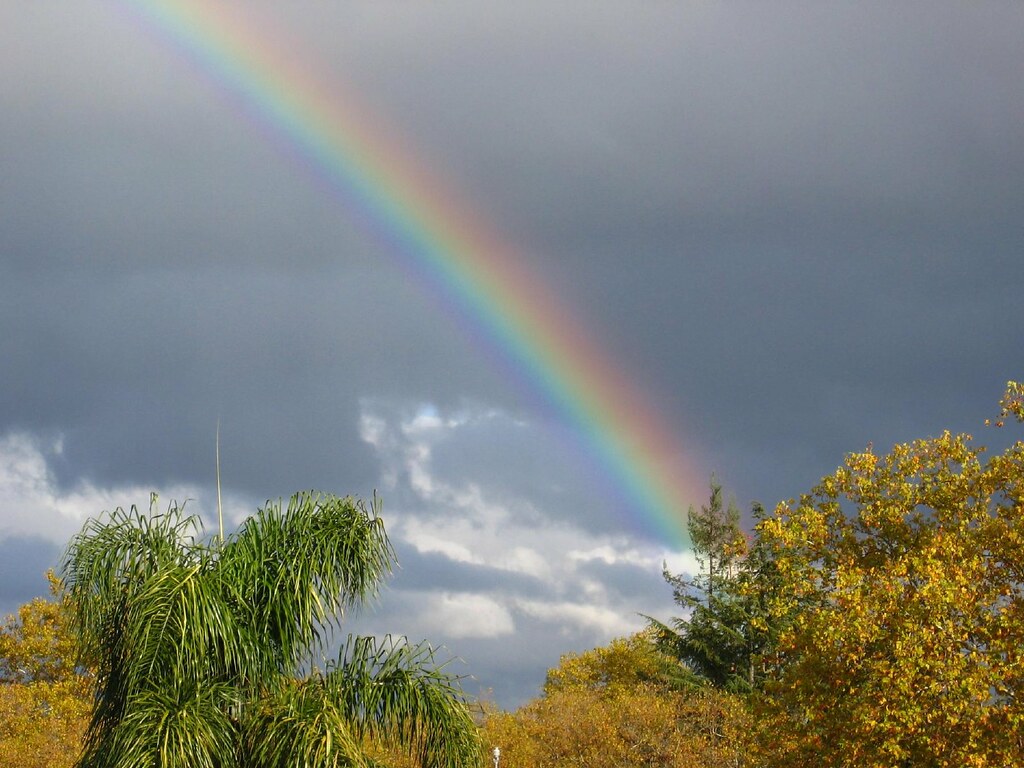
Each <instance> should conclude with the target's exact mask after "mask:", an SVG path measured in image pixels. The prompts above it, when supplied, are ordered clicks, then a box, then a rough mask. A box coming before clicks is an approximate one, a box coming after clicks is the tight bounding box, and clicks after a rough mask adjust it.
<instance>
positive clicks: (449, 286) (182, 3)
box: [119, 0, 706, 548]
mask: <svg viewBox="0 0 1024 768" xmlns="http://www.w3.org/2000/svg"><path fill="white" fill-rule="evenodd" d="M119 5H120V6H122V7H124V8H125V9H127V10H128V11H129V12H130V13H131V14H132V15H133V16H134V17H135V19H136V20H138V21H141V22H142V23H143V25H144V26H145V27H146V28H147V29H148V30H149V31H151V32H155V33H156V35H157V36H158V37H159V38H160V39H161V41H164V42H166V43H168V44H171V45H172V46H173V47H175V48H176V49H178V50H179V51H180V52H181V53H182V54H183V55H184V56H185V57H186V58H187V60H189V61H190V62H191V63H192V64H193V65H194V66H196V67H197V68H198V69H199V70H200V71H201V72H203V74H204V75H205V76H206V77H207V78H208V79H209V80H211V81H212V83H213V84H215V85H216V86H217V87H218V88H220V89H222V90H223V91H225V92H226V93H227V94H228V96H229V97H230V98H231V100H232V101H234V102H235V103H236V104H239V105H241V107H242V108H243V109H244V110H245V111H246V112H247V113H248V114H249V115H250V116H251V117H253V118H254V119H256V120H257V121H258V122H259V123H260V124H261V127H263V128H266V129H269V131H270V132H271V133H272V134H273V135H274V136H276V137H277V139H278V140H279V141H281V142H283V144H284V147H285V148H286V150H287V151H288V152H289V154H292V155H293V156H296V157H298V158H299V160H300V161H301V162H302V163H303V164H304V165H306V166H307V167H308V168H310V169H312V170H313V172H314V173H315V175H316V176H317V177H318V178H319V179H320V180H321V182H322V183H324V184H325V186H326V187H327V188H328V189H329V190H330V191H331V193H332V194H333V195H335V196H336V197H337V198H338V199H339V200H340V201H341V203H342V204H343V205H344V207H345V208H346V209H347V211H348V212H349V213H350V214H351V215H355V216H357V217H358V218H360V219H361V220H363V221H364V223H367V224H368V225H369V226H370V227H371V229H372V230H373V231H374V233H375V234H376V235H377V236H378V237H382V238H383V239H384V240H385V241H386V242H387V243H388V244H389V246H390V249H391V250H392V251H393V252H394V253H395V254H396V256H397V257H398V258H399V259H401V260H402V261H403V264H402V265H401V266H402V267H403V268H405V269H408V270H411V271H412V272H413V273H415V274H416V275H417V276H418V278H420V279H421V280H422V281H423V282H424V283H425V284H426V285H427V287H428V290H429V291H431V292H432V293H433V294H434V295H435V296H437V297H438V298H440V300H441V302H442V303H443V304H444V305H445V306H446V307H447V308H450V309H451V310H453V311H454V312H455V313H456V314H457V315H459V316H461V317H462V319H464V320H465V321H467V322H468V323H469V324H470V325H471V326H472V327H473V329H474V332H475V333H476V334H477V335H478V336H480V337H482V338H483V339H484V340H486V342H487V343H488V345H489V346H490V348H491V349H492V351H494V352H496V353H497V355H498V358H499V359H500V360H501V361H502V362H503V363H504V364H505V365H506V366H508V367H509V368H510V369H511V370H513V371H515V372H516V374H517V375H518V376H519V377H520V379H522V380H525V381H526V382H527V383H528V384H529V386H530V388H531V390H532V393H533V394H534V395H536V396H539V397H540V399H541V400H542V401H543V402H544V403H546V404H547V405H548V406H550V407H551V408H553V409H554V410H555V411H556V412H557V413H558V414H559V416H560V418H562V419H564V420H565V422H566V423H567V424H568V425H569V426H570V427H571V429H572V432H573V434H574V440H575V441H577V442H578V444H579V447H581V448H582V449H583V450H584V452H585V454H586V455H587V456H588V457H589V462H591V463H593V465H594V467H595V468H596V471H597V472H599V473H600V474H601V475H602V476H604V477H607V478H608V479H610V480H611V481H612V483H611V486H612V487H614V488H615V489H616V491H617V492H618V494H619V496H620V498H619V500H618V501H619V502H620V503H621V505H622V506H623V510H622V512H623V514H624V515H625V516H626V517H628V518H631V522H632V523H633V524H635V525H637V526H639V528H640V529H641V530H642V531H644V532H646V533H648V534H654V535H655V536H657V537H658V538H660V539H662V540H663V541H664V542H665V543H667V544H669V545H670V546H673V547H677V548H688V546H689V540H688V536H687V534H686V524H685V520H686V510H687V509H688V507H689V506H690V504H691V503H693V501H694V499H695V498H697V497H698V491H697V489H699V488H703V487H704V485H705V482H706V481H705V480H703V479H700V480H698V474H699V473H698V472H697V471H696V469H695V462H694V460H693V457H692V456H690V455H688V454H687V453H686V452H685V451H684V450H683V449H682V447H681V446H680V445H679V443H678V442H677V441H676V440H674V439H673V436H672V435H671V434H669V432H668V431H667V430H666V429H665V428H664V426H663V422H662V420H661V419H659V417H658V414H657V413H655V412H654V410H653V409H652V408H651V407H650V405H649V403H648V401H647V399H646V398H644V397H643V396H641V393H640V392H639V391H638V389H637V388H636V386H635V385H634V384H633V383H632V382H631V381H629V380H628V378H627V377H626V376H625V375H624V374H623V372H622V370H621V369H620V368H619V367H617V366H616V365H614V363H613V361H612V360H610V359H609V357H608V356H607V354H606V353H605V352H604V351H603V350H602V349H601V348H600V346H599V345H598V344H597V343H596V342H595V341H594V339H593V338H592V337H591V335H589V334H588V333H587V331H586V329H585V328H583V327H581V325H580V324H579V322H578V320H577V319H576V318H574V317H573V315H572V313H570V312H569V311H568V309H567V307H566V306H565V305H564V303H563V302H561V301H559V299H558V297H556V296H555V295H553V294H552V292H551V291H550V289H549V288H548V287H547V286H546V284H545V282H544V281H543V280H542V279H540V278H539V277H538V276H537V275H535V274H531V273H530V272H529V271H528V270H527V269H526V268H525V267H524V265H523V264H522V260H521V259H519V258H517V256H516V252H515V249H514V248H512V247H511V246H510V245H509V244H508V243H505V242H501V240H500V239H499V238H497V237H496V236H495V235H494V234H493V233H492V232H491V231H489V229H488V227H487V226H485V224H484V223H483V222H482V221H481V219H480V218H479V217H477V216H475V215H474V214H473V213H472V211H471V208H470V207H469V206H468V205H465V204H464V203H461V202H458V201H457V200H456V198H455V197H454V196H453V195H452V194H451V193H449V192H448V191H447V190H444V185H443V184H441V183H440V180H439V179H437V178H436V175H431V174H428V173H426V172H425V171H423V170H422V169H421V168H420V167H419V166H418V164H417V163H416V161H415V159H414V158H413V157H412V156H411V155H410V154H409V153H408V152H406V151H405V150H404V149H403V147H402V144H401V142H400V141H399V140H398V139H397V138H396V137H391V136H388V133H389V132H388V130H387V127H386V126H384V125H382V124H380V123H379V122H375V121H374V120H373V119H372V118H371V116H370V114H371V113H370V112H369V111H368V110H367V109H366V108H364V107H363V106H362V105H360V104H359V103H358V101H357V99H356V98H355V97H354V96H353V95H352V94H344V93H342V91H341V89H340V84H339V83H338V82H336V80H334V79H332V81H331V83H330V91H328V90H327V88H326V87H325V84H324V83H323V82H322V78H317V77H316V76H315V74H314V73H312V72H309V71H306V70H304V69H302V68H301V66H300V65H299V64H298V63H297V62H296V61H295V60H294V56H293V54H292V52H290V51H287V50H285V49H284V48H283V47H282V46H281V45H280V43H279V40H278V36H276V35H271V34H267V33H266V32H265V31H263V30H260V29H259V28H258V27H256V26H255V24H256V21H257V20H256V19H255V18H254V17H252V16H248V15H247V16H244V17H243V16H242V15H241V14H238V13H229V11H228V10H227V9H226V8H225V7H224V6H222V5H220V4H217V3H209V2H202V1H201V0H119ZM700 477H701V478H703V477H704V476H703V475H702V474H700Z"/></svg>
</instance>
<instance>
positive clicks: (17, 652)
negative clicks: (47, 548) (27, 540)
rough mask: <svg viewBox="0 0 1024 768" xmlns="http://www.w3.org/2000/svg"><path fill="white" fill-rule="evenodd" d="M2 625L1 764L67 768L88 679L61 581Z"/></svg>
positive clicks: (80, 728) (78, 739) (82, 721)
mask: <svg viewBox="0 0 1024 768" xmlns="http://www.w3.org/2000/svg"><path fill="white" fill-rule="evenodd" d="M48 577H49V580H50V590H51V592H52V593H53V595H54V597H55V598H58V599H55V600H46V599H43V598H36V599H35V600H32V601H30V602H28V603H26V604H25V605H23V606H21V608H20V609H19V610H18V613H17V615H12V616H8V617H7V619H6V621H5V622H4V624H3V625H2V626H0V768H15V767H17V768H44V767H45V768H70V766H71V765H72V764H73V763H74V761H75V758H76V757H77V756H78V754H79V752H81V748H82V738H83V736H84V734H85V728H86V725H87V724H88V722H89V710H90V706H91V699H90V696H89V689H90V684H91V681H90V678H89V675H88V674H87V673H86V672H85V671H84V670H82V669H78V668H76V667H75V658H76V655H77V654H76V650H75V641H74V637H73V636H72V634H71V633H70V632H69V631H68V614H67V605H66V603H65V601H64V599H63V598H60V596H59V587H60V585H59V582H58V581H57V579H56V578H55V577H54V576H53V574H52V573H51V574H48Z"/></svg>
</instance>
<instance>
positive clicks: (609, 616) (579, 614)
mask: <svg viewBox="0 0 1024 768" xmlns="http://www.w3.org/2000/svg"><path fill="white" fill-rule="evenodd" d="M516 608H517V609H518V610H520V611H522V612H523V613H525V614H527V615H529V616H532V617H534V618H537V619H543V620H544V621H547V622H550V623H552V624H554V625H555V626H557V627H558V629H559V631H560V632H561V633H562V634H570V633H571V632H573V631H578V630H580V629H584V630H591V631H596V632H597V633H598V634H599V635H602V636H604V637H606V638H612V637H620V636H623V635H628V634H631V633H633V632H636V631H637V630H639V629H640V628H641V627H643V625H644V622H643V620H642V619H640V618H639V617H638V616H636V615H635V614H634V615H628V614H627V615H624V614H623V613H622V612H621V611H618V610H614V609H612V608H609V607H606V606H600V605H591V604H586V603H572V602H544V601H539V600H517V601H516Z"/></svg>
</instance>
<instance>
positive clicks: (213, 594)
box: [64, 493, 478, 768]
mask: <svg viewBox="0 0 1024 768" xmlns="http://www.w3.org/2000/svg"><path fill="white" fill-rule="evenodd" d="M151 501H152V504H151V513H150V515H148V516H147V515H142V514H140V513H139V512H138V510H137V509H136V508H135V507H132V508H131V510H130V511H128V512H125V511H124V510H122V509H117V510H115V511H114V512H113V513H111V514H110V515H109V516H108V517H107V518H106V519H105V520H91V521H89V522H88V523H86V525H85V527H84V528H83V530H82V532H81V533H80V534H79V535H78V536H76V537H75V538H74V539H73V540H72V542H71V545H70V546H69V549H68V552H67V554H66V556H65V560H64V581H65V585H66V587H67V591H68V595H69V597H70V599H71V604H72V606H73V609H74V611H75V612H76V616H75V618H76V626H77V627H78V629H79V633H80V637H81V640H82V643H83V646H84V647H85V648H86V651H87V653H88V654H89V657H90V659H92V660H93V661H94V663H95V665H96V668H97V677H96V686H97V697H96V706H95V708H94V711H93V716H92V720H91V722H90V726H89V730H88V733H87V736H86V747H85V750H84V753H83V756H82V758H81V759H80V761H79V763H78V765H79V766H80V768H128V767H129V766H131V768H148V767H149V766H153V767H154V768H155V767H156V766H160V767H161V768H172V767H176V766H181V767H182V768H184V767H185V766H188V767H189V768H192V767H193V766H198V767H199V768H232V767H233V766H235V765H246V766H266V767H267V768H276V767H277V766H281V767H282V768H283V767H284V766H310V768H312V766H357V767H358V768H363V767H364V766H365V767H366V768H369V765H370V763H369V761H368V760H367V758H366V757H365V756H364V754H363V747H364V746H365V745H366V740H367V739H380V740H382V741H385V742H387V743H389V744H404V745H406V746H408V747H409V748H410V751H411V752H412V753H414V754H416V755H417V756H418V757H419V759H420V762H421V764H422V765H424V766H426V765H430V766H435V765H436V766H441V765H445V766H453V767H454V768H461V767H462V766H469V765H471V764H474V765H475V762H476V757H477V755H478V748H477V742H476V738H477V736H476V728H475V726H474V724H473V722H472V719H471V718H470V715H469V711H468V708H467V706H466V704H465V701H464V699H463V697H462V692H461V689H460V688H459V686H458V679H457V678H455V677H452V676H450V675H448V674H447V673H445V672H444V670H443V669H439V668H437V666H436V665H435V664H434V655H433V651H432V650H431V649H430V648H429V647H428V646H425V645H421V646H411V645H408V644H406V643H404V642H401V643H395V642H391V641H385V642H383V643H380V644H378V643H376V641H373V640H365V639H357V640H352V639H350V641H349V642H348V644H346V646H345V648H344V650H343V652H342V655H341V658H340V659H339V663H338V666H337V667H335V668H334V669H332V670H331V671H330V672H328V673H327V674H315V675H313V676H311V677H309V678H307V679H305V680H299V679H298V671H299V669H300V667H301V665H302V662H304V661H308V660H310V659H311V658H312V656H313V654H314V653H315V652H316V651H318V650H320V648H321V646H322V645H323V644H324V643H326V642H327V640H328V639H329V633H330V632H331V631H332V630H333V629H334V628H335V627H336V626H337V625H338V624H339V622H340V620H341V618H342V615H343V614H344V612H345V610H347V609H348V608H349V607H351V606H354V605H357V604H359V603H360V602H361V601H363V600H365V599H367V598H369V597H371V596H373V595H374V594H375V593H376V590H377V588H378V585H379V583H380V581H381V579H382V578H383V576H384V575H386V574H387V573H388V572H389V571H390V569H391V567H392V563H393V562H394V555H393V551H392V549H391V545H390V543H389V541H388V538H387V535H386V533H385V531H384V525H383V522H382V521H381V518H380V514H379V511H380V505H379V503H378V502H377V501H376V500H375V502H374V504H373V506H372V507H371V508H370V509H367V508H366V506H365V505H364V504H363V503H362V502H359V501H356V500H354V499H351V498H338V497H335V496H322V495H318V494H314V493H302V494H297V495H295V496H293V497H292V498H291V500H290V501H289V504H288V506H287V508H286V509H282V507H281V504H280V503H278V504H269V503H268V504H267V505H266V506H265V507H264V508H263V509H261V510H259V511H258V513H257V514H256V515H255V516H254V517H252V518H250V519H249V520H247V521H246V523H245V524H244V525H243V526H242V528H241V529H240V530H239V531H238V532H237V533H236V534H235V535H234V536H232V537H231V538H229V539H228V540H227V541H223V542H222V541H220V540H217V541H215V542H212V543H204V542H203V541H202V540H201V533H202V528H201V525H200V523H199V521H198V519H197V518H195V517H192V516H188V515H185V514H184V511H183V509H182V508H181V507H179V506H177V505H173V504H172V505H171V506H170V507H169V508H168V509H167V511H166V512H164V513H162V514H160V513H155V512H154V511H153V510H154V509H155V503H156V498H155V496H154V497H153V499H152V500H151Z"/></svg>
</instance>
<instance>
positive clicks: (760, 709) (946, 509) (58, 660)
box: [0, 383, 1024, 768]
mask: <svg viewBox="0 0 1024 768" xmlns="http://www.w3.org/2000/svg"><path fill="white" fill-rule="evenodd" d="M1001 405H1002V410H1001V412H1000V414H999V416H998V417H997V418H996V419H995V420H994V426H996V427H1001V426H1002V425H1003V423H1004V422H1005V421H1007V420H1015V421H1017V422H1022V421H1024V388H1022V387H1021V386H1020V385H1018V384H1014V383H1011V384H1010V385H1009V386H1008V389H1007V392H1006V395H1005V396H1004V398H1003V400H1002V404H1001ZM154 501H155V500H154ZM754 516H755V519H756V521H757V524H756V526H755V528H754V531H753V534H752V535H751V536H750V537H747V536H745V535H743V533H742V529H741V525H740V514H739V511H738V510H737V508H736V507H735V505H733V504H729V505H726V504H724V502H723V498H722V490H721V488H720V487H719V486H718V485H717V484H716V483H714V482H713V483H712V490H711V496H710V499H709V502H708V504H706V505H704V506H702V507H701V508H700V509H699V510H691V513H690V521H689V522H690V533H691V537H692V540H693V543H694V547H695V550H696V553H697V555H698V560H699V563H700V569H699V572H698V573H697V574H696V575H692V576H690V575H677V574H672V573H668V572H666V574H665V577H666V579H667V581H668V582H669V584H670V585H671V586H672V589H673V594H674V597H675V600H676V603H677V605H678V606H679V607H680V608H681V609H682V616H680V617H679V618H677V619H674V620H671V621H669V622H658V621H655V620H653V619H651V620H650V624H649V627H648V630H647V631H646V632H644V633H642V634H640V635H637V636H635V637H633V638H628V639H624V640H619V641H615V642H613V643H612V644H611V645H609V646H607V647H605V648H599V649H595V650H593V651H589V652H587V653H584V654H579V655H575V654H573V655H569V656H567V657H565V658H563V660H562V663H561V664H560V666H559V667H557V668H556V669H553V670H551V672H550V673H549V675H548V678H547V681H546V683H545V686H544V691H543V695H542V696H541V697H540V698H539V699H537V700H536V701H534V702H531V703H530V704H528V705H527V706H525V707H524V708H522V709H521V710H519V711H518V712H515V713H502V712H490V713H489V714H488V715H487V716H486V717H485V718H484V719H483V724H482V729H479V728H478V727H477V724H476V723H475V722H474V719H473V717H472V716H471V710H470V706H469V703H468V702H467V701H465V699H463V697H462V694H461V692H460V690H459V688H458V685H457V681H456V680H454V679H452V678H450V677H448V676H447V675H445V674H444V673H443V672H440V671H438V669H437V667H436V664H435V663H434V659H433V656H432V651H431V650H430V649H429V647H428V646H425V645H421V646H411V645H408V644H406V643H403V642H390V641H389V642H385V643H379V642H377V641H374V640H371V639H359V638H350V639H349V640H348V642H347V643H345V644H344V645H343V647H342V651H341V654H340V655H339V657H338V658H337V660H336V661H335V662H333V663H332V664H330V665H328V666H327V667H326V668H324V669H319V668H317V667H316V666H315V665H313V666H311V663H312V662H313V661H315V659H316V658H317V656H318V654H319V653H320V651H322V649H323V647H324V646H325V643H326V642H327V641H328V639H329V637H330V631H331V630H332V629H333V628H335V627H336V626H337V625H338V622H339V621H340V618H341V617H342V615H343V613H344V611H345V610H346V609H347V608H348V607H350V606H351V605H353V604H355V603H357V602H359V601H360V600H362V599H363V598H364V597H366V596H367V595H369V594H372V593H373V590H374V589H375V587H376V585H377V583H378V581H379V579H380V577H381V576H382V575H383V574H384V573H385V572H386V571H387V569H388V568H389V567H390V566H391V563H392V553H391V549H390V545H389V544H388V542H387V537H386V535H385V533H384V530H383V527H382V525H381V523H380V518H379V516H378V515H377V510H376V508H370V509H367V508H365V507H364V506H363V505H361V504H360V503H358V502H355V501H353V500H352V499H338V498H335V497H320V496H313V495H301V494H300V495H298V496H296V497H294V498H293V499H292V500H291V502H290V504H289V505H288V507H287V509H282V508H281V506H280V505H268V506H267V507H266V508H265V509H263V510H261V511H260V512H259V513H258V514H257V515H256V516H255V517H253V518H252V519H251V520H250V521H248V522H247V523H246V524H245V525H244V526H243V527H242V528H241V529H240V530H239V531H238V533H236V534H235V535H233V536H232V537H231V538H229V539H228V540H226V541H219V540H218V541H212V542H204V541H201V540H199V538H198V535H197V534H198V529H197V522H196V521H195V520H194V519H193V518H190V517H188V516H186V515H184V513H183V512H182V510H180V509H179V508H177V507H175V506H172V507H171V508H170V509H169V510H168V511H167V512H166V513H163V514H156V513H153V514H150V515H148V516H147V515H141V514H139V513H138V512H137V511H135V510H134V509H133V510H132V511H130V512H127V513H125V512H123V511H119V512H116V513H115V514H114V515H113V516H112V517H111V518H110V519H109V520H107V521H105V522H103V523H99V522H91V523H89V524H88V526H87V527H86V529H85V530H84V531H83V533H82V534H81V535H80V536H79V537H77V538H76V539H75V540H74V541H73V542H72V545H71V547H70V549H69V554H68V558H67V561H66V563H65V569H64V581H63V586H64V590H63V592H62V593H61V598H60V601H58V602H52V601H51V602H47V601H35V602H33V603H30V604H29V605H28V606H25V607H24V608H23V609H22V613H21V615H20V617H18V618H17V619H14V620H11V621H9V622H8V624H7V625H6V626H5V627H3V628H2V631H0V765H7V764H11V765H14V764H18V765H20V766H25V765H32V764H38V765H42V764H46V765H50V766H61V765H67V764H68V763H69V760H68V754H67V751H66V747H65V753H64V754H61V753H60V752H61V750H60V748H61V746H63V745H67V744H73V743H75V742H76V740H79V739H83V738H84V742H83V743H84V751H83V753H82V757H81V758H80V760H79V764H80V765H82V766H108V765H110V766H114V765H132V766H146V765H158V764H159V765H161V766H163V765H167V766H171V765H190V766H191V765H197V766H204V765H207V766H211V768H212V767H213V766H217V767H218V768H219V767H221V766H230V765H267V766H278V765H280V766H284V765H296V764H302V765H308V766H321V765H329V766H340V765H346V766H347V765H359V766H363V765H371V764H378V763H379V764H383V765H392V766H396V767H398V766H402V767H403V768H404V766H412V765H421V766H427V765H430V766H434V765H437V766H442V765H443V766H467V765H481V764H486V763H487V761H488V757H487V755H486V754H485V752H484V751H482V746H483V747H487V748H489V747H490V746H493V745H500V746H501V747H502V764H503V766H507V768H520V767H522V768H526V766H548V767H550V768H559V767H561V766H577V765H579V766H583V765H587V766H588V768H593V767H595V766H596V767H597V768H601V766H608V768H611V766H621V765H637V766H652V767H653V766H657V767H658V768H676V767H677V766H679V767H680V768H681V766H694V767H696V768H700V767H701V766H712V765H714V766H720V765H725V766H734V767H735V768H739V766H803V765H808V764H812V763H813V764H819V765H826V766H873V765H876V766H900V765H905V766H911V765H912V766H1012V765H1021V764H1024V738H1022V734H1024V704H1022V696H1024V443H1022V442H1021V441H1019V440H1018V441H1016V442H1014V443H1012V444H1011V445H1009V446H1008V447H1006V448H1005V450H1003V451H1002V452H1000V453H996V454H993V455H988V454H987V453H986V452H985V449H984V448H980V447H976V446H975V445H974V444H973V442H972V440H971V438H970V437H969V436H967V435H951V434H948V433H946V434H943V435H940V436H939V437H937V438H933V439H928V440H919V441H915V442H912V443H907V444H901V445H897V446H895V447H894V448H893V449H892V450H891V451H890V452H889V453H888V454H886V455H881V456H880V455H877V454H875V453H874V452H873V450H871V449H870V448H869V449H868V450H866V451H864V452H860V453H855V454H850V455H849V456H848V457H847V458H846V461H845V463H844V464H843V466H841V467H840V468H838V469H837V470H836V471H835V472H834V473H833V474H832V475H829V476H827V477H825V478H823V479H822V481H821V482H820V483H819V484H818V485H816V486H815V487H814V488H813V489H812V490H811V491H810V492H809V493H807V494H805V495H803V496H801V497H800V498H799V499H798V500H790V501H786V502H783V503H781V504H779V505H778V506H777V507H776V508H775V510H774V511H773V512H772V513H766V512H764V510H761V509H759V508H756V507H755V510H754ZM55 585H56V584H55ZM68 621H70V623H71V628H72V629H73V636H74V637H75V639H76V642H77V644H78V650H79V651H80V653H79V655H78V656H74V655H73V654H72V652H71V648H70V646H69V645H68V644H69V642H71V641H70V640H69V638H70V637H71V636H72V635H71V634H69V633H68V632H64V631H62V627H66V622H68ZM73 658H77V662H71V661H69V660H70V659H73ZM310 669H312V670H313V671H312V672H310V671H309V670H310ZM41 717H42V718H44V719H45V722H46V728H45V729H40V728H38V727H36V728H35V729H33V727H32V725H31V723H32V722H33V720H34V721H35V723H36V725H37V726H38V722H39V719H40V718H41Z"/></svg>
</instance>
